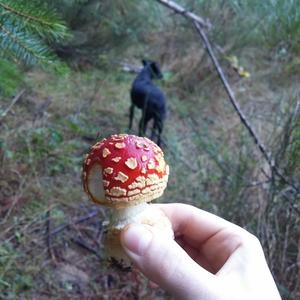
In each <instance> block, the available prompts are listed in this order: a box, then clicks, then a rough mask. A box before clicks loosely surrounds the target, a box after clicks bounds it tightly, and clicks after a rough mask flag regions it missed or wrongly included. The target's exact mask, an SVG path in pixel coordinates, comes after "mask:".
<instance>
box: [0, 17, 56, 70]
mask: <svg viewBox="0 0 300 300" xmlns="http://www.w3.org/2000/svg"><path fill="white" fill-rule="evenodd" d="M0 49H1V50H0V57H5V56H6V55H5V52H10V53H11V55H12V56H13V57H15V58H17V59H18V60H21V61H24V63H25V64H36V63H49V62H51V61H52V60H53V55H51V53H50V50H49V48H48V46H47V45H46V44H45V43H44V42H43V41H42V40H41V39H39V38H36V37H35V36H32V35H30V34H28V33H26V32H18V31H16V29H15V28H14V26H13V25H12V24H8V23H7V22H6V25H1V24H0ZM2 49H3V50H2Z"/></svg>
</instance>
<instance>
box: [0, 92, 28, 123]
mask: <svg viewBox="0 0 300 300" xmlns="http://www.w3.org/2000/svg"><path fill="white" fill-rule="evenodd" d="M24 93H25V89H24V90H21V91H20V92H19V93H18V94H17V95H16V96H15V97H14V98H13V99H12V101H11V103H10V105H9V106H8V107H7V108H6V110H5V111H4V112H3V113H2V114H1V115H0V119H2V118H4V117H5V116H6V115H7V114H8V113H9V111H10V110H11V109H12V107H13V106H14V105H15V104H16V103H17V102H18V100H20V98H21V97H22V95H23V94H24Z"/></svg>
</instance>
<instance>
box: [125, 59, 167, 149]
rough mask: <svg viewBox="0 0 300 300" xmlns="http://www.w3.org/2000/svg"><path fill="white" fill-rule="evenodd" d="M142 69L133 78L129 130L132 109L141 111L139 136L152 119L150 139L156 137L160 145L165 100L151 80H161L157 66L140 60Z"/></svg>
mask: <svg viewBox="0 0 300 300" xmlns="http://www.w3.org/2000/svg"><path fill="white" fill-rule="evenodd" d="M142 62H143V65H144V67H143V69H142V70H141V72H140V73H139V74H138V76H137V77H136V78H135V80H134V82H133V84H132V87H131V92H130V95H131V107H130V116H129V118H130V119H129V129H131V127H132V120H133V115H134V107H135V106H137V107H138V108H140V109H142V111H143V112H142V118H141V120H140V123H139V135H140V136H144V135H145V133H146V130H147V124H148V122H149V121H150V120H151V119H153V128H152V133H151V139H152V140H153V139H154V137H155V136H157V144H158V145H160V143H161V133H162V130H163V122H164V119H165V117H166V99H165V95H164V94H163V92H162V91H161V90H160V89H159V88H158V87H157V86H156V85H155V84H154V83H153V81H152V79H162V78H163V75H162V73H161V70H160V68H159V65H158V64H157V63H156V62H154V61H150V60H142Z"/></svg>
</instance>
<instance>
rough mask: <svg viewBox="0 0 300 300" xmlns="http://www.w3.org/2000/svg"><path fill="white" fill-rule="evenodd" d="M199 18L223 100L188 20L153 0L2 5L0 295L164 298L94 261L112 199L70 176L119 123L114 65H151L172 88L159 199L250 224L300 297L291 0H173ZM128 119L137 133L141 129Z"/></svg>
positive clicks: (297, 109) (297, 98)
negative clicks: (165, 177) (102, 200)
mask: <svg viewBox="0 0 300 300" xmlns="http://www.w3.org/2000/svg"><path fill="white" fill-rule="evenodd" d="M178 3H179V4H180V5H182V6H183V7H185V8H186V9H187V10H189V11H193V12H194V13H196V14H198V15H199V16H201V17H202V18H204V19H205V20H209V22H210V23H211V28H209V29H207V28H205V29H204V31H205V32H206V34H207V36H208V38H209V39H210V41H211V42H212V45H213V49H214V51H215V54H216V56H217V58H218V60H219V61H220V64H221V66H222V68H223V71H224V73H225V74H226V76H227V78H228V81H229V83H230V85H231V88H232V89H233V91H234V93H235V95H236V98H237V100H238V102H239V105H240V107H241V109H242V110H243V112H244V113H245V115H246V117H247V119H248V121H249V123H250V124H251V125H252V127H253V128H255V130H256V132H257V135H258V136H259V137H260V138H261V140H262V141H263V142H264V144H265V146H266V149H267V152H268V153H269V155H271V157H272V159H273V161H274V164H275V165H276V167H277V168H278V170H280V172H281V173H280V174H281V175H282V176H278V174H276V172H275V171H274V168H273V167H271V166H270V165H269V164H268V163H267V162H266V160H265V158H264V157H263V155H262V153H261V151H260V150H259V149H258V147H257V145H256V144H255V143H254V142H253V139H252V138H251V136H250V135H249V133H248V131H247V129H246V128H245V126H244V125H243V124H242V123H241V121H240V119H239V116H238V114H237V113H236V111H235V110H234V109H233V107H232V105H231V103H230V102H229V100H228V96H227V94H226V92H225V90H224V87H223V85H222V82H221V81H220V79H219V77H218V75H217V73H216V71H215V69H214V66H213V64H212V62H211V60H210V58H209V56H208V55H207V53H206V50H205V47H204V44H203V43H202V42H201V39H200V37H199V35H198V33H197V31H196V30H195V28H194V26H193V24H192V22H191V21H190V20H188V19H186V18H184V17H183V16H181V15H180V14H176V13H174V12H173V11H172V10H170V9H168V8H166V7H164V6H162V5H161V4H160V3H159V2H158V1H155V0H152V1H151V0H127V1H122V0H114V1H109V0H61V1H56V0H52V1H49V0H47V1H35V0H30V1H25V0H20V1H13V0H0V164H1V168H0V228H1V230H0V298H1V299H169V298H170V296H169V295H168V294H167V293H166V292H164V291H163V290H161V289H159V288H158V287H156V286H155V285H154V284H153V283H151V282H148V281H147V280H146V279H145V278H143V277H142V276H141V275H140V274H139V273H137V272H135V271H133V272H131V273H128V272H125V271H124V270H123V271H122V270H119V269H118V267H117V266H109V265H107V264H106V263H105V261H104V260H103V254H102V253H103V251H102V250H103V247H102V244H101V239H102V234H103V221H104V220H105V219H106V215H107V210H106V209H104V208H102V207H97V206H95V205H93V204H92V203H90V202H89V201H88V200H87V197H86V195H85V194H84V193H83V190H82V186H81V165H82V161H83V157H84V154H85V153H86V152H87V151H88V149H89V147H90V146H91V144H92V143H93V142H94V141H95V140H96V139H97V138H103V137H105V136H107V135H109V134H112V133H120V132H126V131H127V127H128V121H129V120H128V119H129V113H128V112H129V106H130V97H129V90H130V86H131V83H132V81H133V79H134V77H135V74H134V73H132V72H126V71H125V69H124V66H126V65H128V66H132V67H133V68H139V67H140V66H141V59H142V58H148V59H152V60H155V61H158V62H159V63H160V65H161V67H162V70H163V73H164V80H163V81H161V82H158V83H157V84H159V85H160V86H161V88H162V89H163V90H164V92H165V94H166V95H167V99H168V117H167V120H166V122H165V129H164V132H163V140H164V147H163V148H164V151H165V153H166V159H167V161H168V163H169V164H170V169H171V173H170V179H169V185H168V188H167V190H166V192H165V194H164V196H163V197H162V198H161V199H160V200H159V201H163V202H184V203H189V204H193V205H196V206H197V207H200V208H202V209H205V210H208V211H211V212H213V213H216V214H218V215H220V216H222V217H224V218H226V219H227V220H230V221H232V222H235V223H237V224H239V225H240V226H243V227H244V228H246V229H247V230H249V231H251V232H252V233H254V234H255V235H257V236H258V237H259V239H260V241H261V243H262V245H263V247H264V250H265V254H266V258H267V260H268V263H269V266H270V268H271V270H272V273H273V275H274V277H275V279H276V283H277V284H278V287H279V289H280V292H281V295H282V297H283V299H299V298H300V239H299V237H300V221H299V220H300V205H299V199H300V193H299V188H300V184H299V179H300V84H299V80H300V1H299V0H266V1H258V0H244V1H238V0H227V1H223V0H212V1H205V0H180V1H178ZM138 119H139V116H136V118H135V124H134V126H135V127H134V128H135V130H134V131H133V132H132V133H137V128H138V125H137V123H138Z"/></svg>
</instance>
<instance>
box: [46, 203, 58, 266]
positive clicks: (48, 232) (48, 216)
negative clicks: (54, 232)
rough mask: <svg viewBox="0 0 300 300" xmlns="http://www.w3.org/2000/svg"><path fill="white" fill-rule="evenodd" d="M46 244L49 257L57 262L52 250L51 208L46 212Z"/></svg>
mask: <svg viewBox="0 0 300 300" xmlns="http://www.w3.org/2000/svg"><path fill="white" fill-rule="evenodd" d="M46 235H47V238H46V243H47V249H48V254H49V257H50V258H51V259H52V261H53V262H56V258H55V255H54V253H53V249H52V238H51V208H50V206H49V207H48V210H47V212H46Z"/></svg>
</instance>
